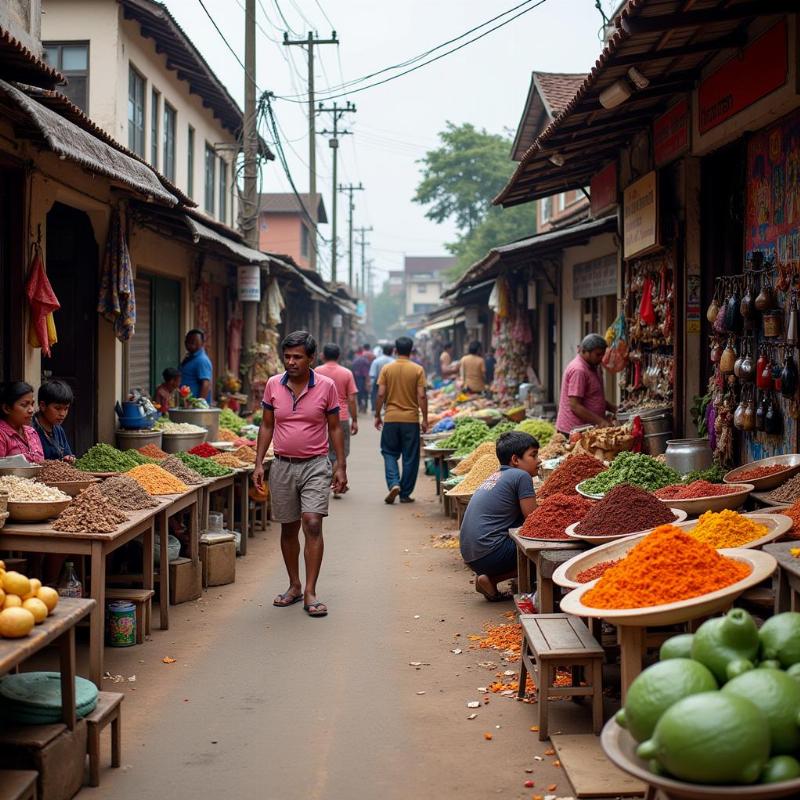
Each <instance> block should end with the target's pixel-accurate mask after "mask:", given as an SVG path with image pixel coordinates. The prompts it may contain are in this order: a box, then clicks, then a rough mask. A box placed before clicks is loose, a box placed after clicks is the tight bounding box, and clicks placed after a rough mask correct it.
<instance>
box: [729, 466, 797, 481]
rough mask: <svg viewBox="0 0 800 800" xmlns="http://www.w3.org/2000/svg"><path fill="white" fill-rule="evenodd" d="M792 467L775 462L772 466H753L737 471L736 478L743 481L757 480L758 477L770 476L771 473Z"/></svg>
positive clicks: (775, 473)
mask: <svg viewBox="0 0 800 800" xmlns="http://www.w3.org/2000/svg"><path fill="white" fill-rule="evenodd" d="M789 469H790V467H787V466H786V464H773V465H772V466H770V467H753V468H752V469H746V470H744V472H737V473H736V480H737V481H741V482H742V483H747V482H748V481H752V480H756V479H758V478H768V477H769V476H770V475H777V474H778V473H779V472H788V471H789Z"/></svg>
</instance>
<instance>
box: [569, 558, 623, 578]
mask: <svg viewBox="0 0 800 800" xmlns="http://www.w3.org/2000/svg"><path fill="white" fill-rule="evenodd" d="M621 560H622V559H620V558H615V559H613V560H611V561H600V562H599V563H597V564H595V565H594V566H592V567H587V568H586V569H582V570H581V571H580V572H579V573H578V574H577V575H576V576H575V580H576V581H577V582H578V583H591V582H592V581H593V580H596V579H597V578H599V577H601V576H602V575H605V573H606V570H608V569H610V568H611V567H613V566H614V564H619V562H620V561H621Z"/></svg>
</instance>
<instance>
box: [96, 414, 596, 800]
mask: <svg viewBox="0 0 800 800" xmlns="http://www.w3.org/2000/svg"><path fill="white" fill-rule="evenodd" d="M365 422H366V420H365ZM349 472H350V481H351V485H352V487H353V488H352V490H351V491H350V493H348V495H347V496H346V497H345V498H344V499H343V500H341V501H336V502H332V504H331V505H332V515H331V517H329V519H328V521H327V522H326V529H325V534H326V546H327V552H326V557H325V563H324V565H323V574H322V579H321V581H320V597H321V598H322V599H324V600H325V601H326V602H327V603H329V606H330V609H331V613H330V615H329V616H328V617H327V618H325V619H310V618H308V617H307V616H306V615H305V614H304V612H303V609H302V606H301V605H300V604H298V605H295V606H292V607H290V608H288V609H277V608H273V607H272V605H271V601H272V598H273V597H274V595H275V594H277V593H278V592H279V591H282V590H283V589H285V588H286V587H285V575H284V569H283V563H282V560H281V556H280V551H279V548H278V537H277V525H275V524H272V525H271V526H270V530H269V532H268V533H266V534H259V535H258V536H257V538H256V539H255V540H254V541H253V540H251V549H250V551H249V554H248V556H247V558H245V559H239V560H238V561H237V576H236V583H235V584H232V585H229V586H223V587H219V588H218V589H210V590H209V591H208V592H206V593H205V594H204V595H203V598H202V600H199V601H197V602H194V603H189V604H186V605H183V606H177V607H174V609H173V613H172V615H171V623H172V627H171V628H170V630H169V631H167V632H161V631H159V630H158V629H157V628H155V629H154V631H153V636H152V640H151V641H149V642H146V643H145V644H144V646H142V647H140V648H137V653H136V655H137V656H139V658H138V661H137V660H136V659H134V658H132V657H131V656H132V653H131V652H130V651H129V650H127V651H126V650H119V651H114V650H113V649H107V651H106V653H107V662H106V663H107V669H108V670H109V671H110V672H111V673H112V675H116V674H118V673H119V674H122V675H123V678H125V679H127V678H129V677H130V675H131V673H132V672H133V671H134V670H133V668H132V666H131V665H132V664H133V665H136V670H135V674H136V680H135V682H128V681H127V680H126V682H125V683H124V684H123V683H119V684H117V685H113V684H112V685H108V684H111V682H110V681H107V682H106V684H107V685H106V686H104V688H109V689H112V688H113V689H115V690H121V691H125V692H126V699H125V703H124V709H123V710H124V729H123V730H124V741H123V768H122V769H120V770H107V769H104V771H103V774H102V784H101V787H100V788H99V789H88V788H84V789H83V791H82V793H81V797H89V796H97V797H109V798H111V797H113V798H115V800H128V798H130V799H131V800H133V799H134V798H135V799H136V800H162V799H163V798H164V797H166V796H174V797H198V798H210V797H217V796H228V797H236V798H268V799H269V800H271V799H272V798H275V799H276V800H277V799H278V798H280V799H281V800H293V798H298V800H299V798H326V799H327V800H338V799H339V798H342V799H344V798H353V797H358V798H378V797H381V798H395V797H396V798H400V797H402V798H407V797H409V796H416V797H420V798H439V797H446V796H452V795H455V794H456V793H457V794H458V795H459V797H462V798H476V800H477V799H478V798H486V797H488V796H495V795H496V796H502V797H513V798H516V797H527V798H530V797H531V795H532V794H538V793H540V792H541V793H542V794H546V793H547V792H545V791H544V790H545V788H546V787H547V786H548V785H551V784H554V783H555V784H558V783H559V778H561V779H562V781H563V776H561V774H560V771H559V770H558V769H556V768H553V767H551V766H550V762H551V761H552V760H553V759H552V758H548V757H545V758H544V761H535V760H534V756H536V755H542V754H543V753H544V751H545V750H546V748H547V746H548V745H547V744H542V743H540V742H539V741H538V739H537V737H536V734H535V733H532V732H531V731H530V726H531V725H534V724H535V722H536V718H535V717H536V714H535V707H533V706H530V705H528V704H523V703H518V702H516V701H514V700H513V699H509V698H506V697H500V696H497V695H492V696H491V699H490V702H489V704H488V705H485V706H482V707H481V708H480V709H479V710H478V717H477V718H476V719H474V720H468V719H467V717H468V715H469V714H470V713H472V712H471V711H470V710H469V709H468V708H467V706H466V704H467V702H468V701H471V700H479V699H481V698H482V697H483V695H482V693H479V692H477V691H476V689H477V688H478V687H481V686H487V685H488V684H489V683H491V682H492V681H493V680H494V679H495V674H496V672H498V671H500V670H504V669H507V668H508V667H506V666H501V665H500V659H499V654H498V653H496V652H495V651H492V650H479V649H472V650H471V649H470V645H471V644H472V645H473V646H474V643H473V642H471V641H470V640H469V639H468V638H467V637H468V635H469V634H471V633H478V632H480V631H481V629H482V626H483V624H484V623H486V622H489V621H491V622H494V623H499V622H505V621H507V620H506V619H505V618H504V617H503V614H504V613H505V612H508V611H509V610H510V608H511V607H510V605H508V604H500V605H489V604H487V603H485V602H483V601H482V600H481V599H479V598H478V596H477V595H476V594H475V593H474V592H473V591H472V587H471V584H470V583H469V582H468V581H469V573H468V572H467V571H466V570H465V569H464V568H463V565H462V563H461V560H460V558H459V557H458V551H457V550H446V549H439V548H434V547H432V545H431V537H432V536H433V535H434V534H439V533H441V532H442V531H443V530H446V529H448V527H450V528H452V523H449V522H445V519H444V517H443V516H442V515H441V512H440V511H439V506H438V500H437V498H436V497H435V496H434V485H433V480H432V479H431V478H425V477H423V476H421V477H420V480H419V483H418V485H417V498H418V502H417V503H416V504H415V505H411V506H400V505H395V506H392V507H388V506H386V505H385V504H384V503H383V501H382V499H383V494H384V492H385V488H384V486H383V477H382V463H381V461H380V455H379V452H378V434H377V433H376V431H375V430H374V429H373V428H371V427H367V426H366V425H365V426H364V427H363V428H362V429H361V432H360V434H359V435H358V436H356V437H355V438H354V439H353V453H352V456H351V461H350V470H349ZM458 648H460V649H462V651H463V652H462V653H461V654H458V655H456V654H453V653H452V652H451V650H453V649H458ZM165 656H170V657H172V658H175V659H176V661H175V663H174V664H164V663H162V661H161V659H162V658H163V657H165ZM486 661H493V662H495V663H497V664H498V668H497V669H492V670H487V669H486V668H483V667H479V666H478V665H477V664H478V662H486ZM410 662H422V665H421V666H420V667H419V668H415V667H414V666H411V665H410ZM506 680H509V678H506ZM562 705H563V706H564V709H563V710H557V711H556V712H555V714H554V722H553V724H554V725H556V726H559V727H560V728H562V729H563V730H565V731H568V730H570V726H569V725H568V724H567V723H568V722H569V720H568V719H566V717H567V714H569V713H572V714H577V718H576V725H575V726H574V729H575V730H579V727H580V717H581V714H582V713H583V709H581V708H580V707H577V706H572V704H562ZM559 712H560V713H559ZM562 715H563V716H562ZM562 721H563V722H564V724H563V725H562ZM584 723H585V720H584ZM496 726H500V727H499V728H497V727H496ZM559 727H555V728H554V730H559ZM485 732H491V733H492V734H493V740H492V741H487V740H485V739H484V733H485ZM104 747H105V748H106V749H107V748H108V743H107V742H104ZM106 756H107V753H106V755H104V758H105V757H106ZM104 763H105V762H104ZM526 768H528V769H531V768H534V774H528V773H526V772H525V769H526ZM531 778H533V779H534V780H535V783H536V786H537V789H535V790H531V789H525V788H523V783H524V782H525V780H528V779H531ZM538 787H541V788H538ZM556 793H557V794H559V795H562V794H563V795H570V794H571V791H570V790H569V787H568V785H567V784H566V782H564V785H563V787H562V786H559V788H558V791H557V792H556Z"/></svg>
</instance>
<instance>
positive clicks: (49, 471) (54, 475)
mask: <svg viewBox="0 0 800 800" xmlns="http://www.w3.org/2000/svg"><path fill="white" fill-rule="evenodd" d="M88 478H89V476H87V474H86V473H85V472H81V471H80V470H79V469H75V467H73V466H72V465H71V464H67V462H66V461H43V462H42V471H41V472H40V473H39V474H38V475H37V476H36V480H38V481H39V482H40V483H66V482H68V481H85V480H88Z"/></svg>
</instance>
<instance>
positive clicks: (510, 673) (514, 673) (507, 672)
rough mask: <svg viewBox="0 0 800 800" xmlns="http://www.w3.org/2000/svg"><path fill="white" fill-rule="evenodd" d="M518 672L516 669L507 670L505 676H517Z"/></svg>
mask: <svg viewBox="0 0 800 800" xmlns="http://www.w3.org/2000/svg"><path fill="white" fill-rule="evenodd" d="M516 674H517V671H516V670H515V669H507V670H506V671H505V672H504V673H503V675H516Z"/></svg>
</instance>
